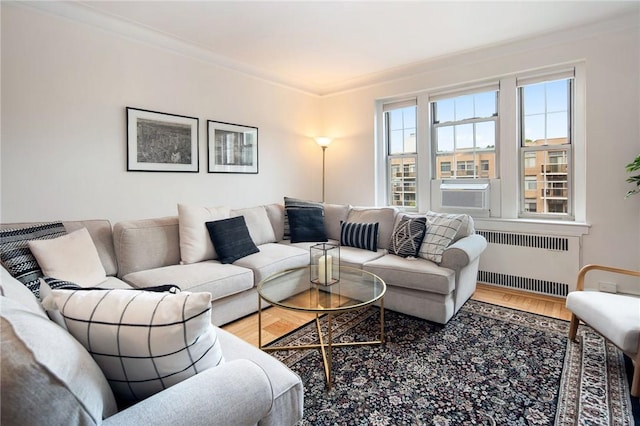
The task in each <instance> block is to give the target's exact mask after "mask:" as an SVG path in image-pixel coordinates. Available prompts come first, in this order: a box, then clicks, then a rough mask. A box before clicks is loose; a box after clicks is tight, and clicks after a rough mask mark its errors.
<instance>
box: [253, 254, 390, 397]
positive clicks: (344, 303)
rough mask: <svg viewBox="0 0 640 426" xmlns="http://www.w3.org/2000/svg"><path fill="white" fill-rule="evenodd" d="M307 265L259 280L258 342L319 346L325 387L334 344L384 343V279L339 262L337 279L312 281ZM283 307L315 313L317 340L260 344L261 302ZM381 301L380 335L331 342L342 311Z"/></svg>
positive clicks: (330, 381)
mask: <svg viewBox="0 0 640 426" xmlns="http://www.w3.org/2000/svg"><path fill="white" fill-rule="evenodd" d="M309 274H310V271H309V267H308V266H306V267H301V268H294V269H287V270H284V271H282V272H278V273H275V274H273V275H270V276H269V277H267V278H265V279H264V280H262V281H261V282H260V283H259V284H258V295H259V297H258V346H259V347H260V349H262V350H264V351H276V350H297V349H315V348H319V349H320V352H321V353H322V360H323V364H324V372H325V377H326V379H327V389H331V383H332V374H331V369H332V363H333V360H332V350H333V347H335V346H355V345H379V344H382V343H384V303H383V302H384V293H385V292H386V290H387V286H386V284H385V282H384V281H383V280H382V279H381V278H380V277H378V276H377V275H374V274H372V273H369V272H366V271H363V270H360V269H356V268H350V267H345V266H342V267H340V281H338V282H337V283H335V284H331V285H322V284H314V283H312V282H311V280H310V275H309ZM263 300H264V301H265V302H267V303H269V304H271V305H274V306H279V307H281V308H284V309H289V310H293V311H301V312H308V313H314V314H315V316H316V319H315V321H316V327H317V330H318V340H319V343H317V344H311V345H299V346H266V347H265V346H263V345H262V303H263ZM376 302H379V304H380V339H379V340H372V341H356V342H340V343H334V342H333V333H332V321H333V317H334V315H337V314H339V313H341V312H346V311H352V310H354V309H359V308H364V307H366V306H370V305H372V304H374V303H376ZM325 315H326V317H327V336H326V339H325V337H324V336H323V333H322V329H321V325H320V318H321V317H323V316H325Z"/></svg>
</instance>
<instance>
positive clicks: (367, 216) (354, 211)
mask: <svg viewBox="0 0 640 426" xmlns="http://www.w3.org/2000/svg"><path fill="white" fill-rule="evenodd" d="M396 213H397V210H396V209H395V208H393V207H371V208H368V207H352V208H351V209H350V210H349V215H348V216H347V222H353V223H378V224H379V226H378V235H379V237H378V248H382V249H388V248H389V243H390V241H391V235H392V234H393V228H394V224H395V217H396Z"/></svg>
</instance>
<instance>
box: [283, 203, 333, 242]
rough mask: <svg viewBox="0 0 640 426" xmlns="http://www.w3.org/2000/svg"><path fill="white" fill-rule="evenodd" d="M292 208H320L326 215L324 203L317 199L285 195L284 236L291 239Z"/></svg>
mask: <svg viewBox="0 0 640 426" xmlns="http://www.w3.org/2000/svg"><path fill="white" fill-rule="evenodd" d="M290 209H318V210H320V211H321V212H322V214H323V215H324V206H323V205H322V203H318V202H315V201H307V200H300V199H298V198H292V197H284V238H283V239H285V240H290V239H291V227H290V225H289V214H288V212H289V210H290Z"/></svg>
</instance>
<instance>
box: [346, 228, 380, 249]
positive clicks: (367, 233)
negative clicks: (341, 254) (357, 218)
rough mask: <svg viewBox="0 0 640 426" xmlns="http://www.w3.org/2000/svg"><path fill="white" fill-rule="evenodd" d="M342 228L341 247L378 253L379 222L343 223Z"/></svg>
mask: <svg viewBox="0 0 640 426" xmlns="http://www.w3.org/2000/svg"><path fill="white" fill-rule="evenodd" d="M340 226H341V229H340V245H343V246H348V247H356V248H361V249H365V250H371V251H378V226H379V224H378V222H376V223H352V222H342V223H341V225H340Z"/></svg>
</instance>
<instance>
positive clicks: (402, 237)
mask: <svg viewBox="0 0 640 426" xmlns="http://www.w3.org/2000/svg"><path fill="white" fill-rule="evenodd" d="M426 229H427V218H426V217H409V216H406V215H405V216H403V217H402V219H401V220H400V222H398V224H397V225H396V227H395V229H394V230H393V235H392V236H391V243H390V244H389V251H390V252H391V253H393V254H395V255H397V256H401V257H415V256H418V253H419V251H420V245H421V244H422V240H423V239H424V234H425V231H426Z"/></svg>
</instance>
